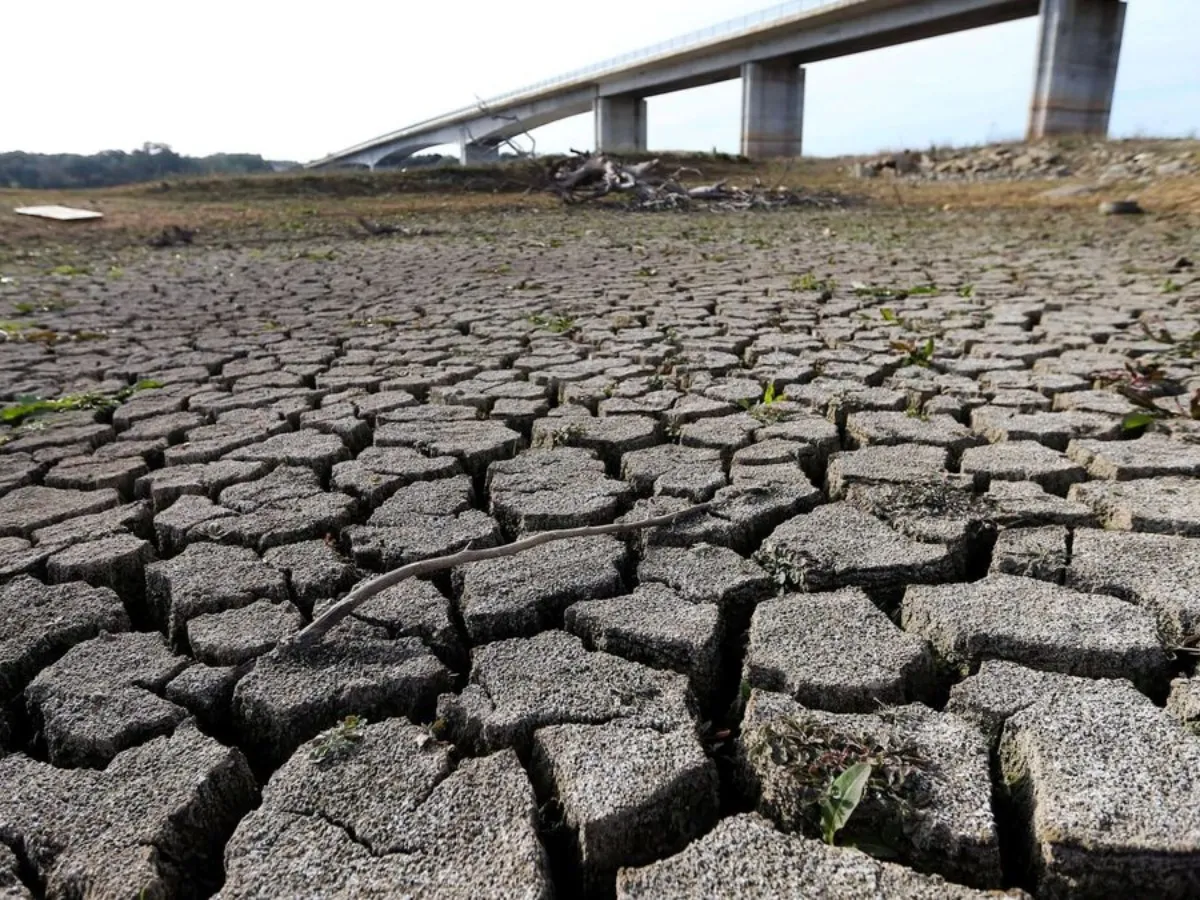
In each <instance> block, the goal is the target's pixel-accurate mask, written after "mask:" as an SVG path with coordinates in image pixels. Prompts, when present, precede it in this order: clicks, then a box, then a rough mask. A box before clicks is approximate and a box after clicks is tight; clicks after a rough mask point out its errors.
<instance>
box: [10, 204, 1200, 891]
mask: <svg viewBox="0 0 1200 900" xmlns="http://www.w3.org/2000/svg"><path fill="white" fill-rule="evenodd" d="M481 221H482V224H479V223H476V225H473V226H471V227H467V226H464V227H461V228H459V229H454V228H451V229H449V230H448V232H447V233H445V234H442V235H439V236H431V237H427V238H424V237H423V238H415V239H409V240H394V241H393V240H379V241H368V242H362V241H357V242H355V241H347V242H345V243H343V244H335V245H334V246H333V251H334V252H333V253H332V254H329V253H325V252H324V251H322V252H321V253H320V254H314V253H308V254H304V253H297V252H295V250H296V248H294V247H290V246H288V247H283V248H281V247H280V246H275V247H273V248H271V249H268V250H266V251H249V250H244V249H205V248H199V247H198V248H189V250H188V251H187V252H186V253H183V254H180V255H161V256H153V255H151V256H146V257H143V258H141V259H137V260H133V261H131V262H129V263H127V264H126V265H125V269H124V275H123V277H121V278H119V279H116V278H106V277H103V276H75V277H73V278H65V277H58V276H47V275H41V276H27V277H22V278H21V279H19V283H11V282H10V283H9V284H7V285H0V292H2V294H0V306H3V308H4V309H5V310H6V312H5V315H9V313H8V312H7V310H8V307H10V306H12V305H14V304H15V303H17V302H18V301H29V302H33V303H34V304H39V305H44V306H45V308H46V309H45V311H43V312H39V313H34V314H33V316H34V317H35V318H36V319H37V321H38V323H39V324H40V325H42V326H44V327H46V328H52V329H54V330H55V331H57V332H58V333H60V334H63V335H69V334H71V333H83V332H87V333H91V334H92V335H93V336H94V335H95V334H103V335H106V337H104V338H103V339H99V340H80V341H69V340H63V341H59V342H57V343H53V344H49V345H47V344H44V343H33V342H20V341H10V342H8V343H6V344H4V345H2V346H0V360H2V370H0V396H4V397H6V398H8V399H9V400H11V398H13V397H16V396H18V395H23V394H39V395H41V396H44V397H55V396H61V395H65V394H69V393H73V392H78V391H80V390H110V391H111V390H116V389H118V388H120V387H123V386H125V385H129V384H132V383H133V382H135V381H137V380H138V379H155V380H157V381H159V382H161V383H162V386H161V387H159V388H157V389H149V390H143V391H141V392H139V393H137V394H135V395H134V396H133V397H131V398H130V399H129V400H128V401H127V402H125V403H123V404H122V405H120V406H119V407H117V408H116V409H115V410H110V411H108V412H97V411H94V410H92V411H88V410H84V411H75V412H62V413H58V414H56V415H54V416H51V417H48V418H45V419H42V420H38V421H36V422H35V423H34V425H33V426H22V427H18V428H10V429H8V430H7V431H5V432H4V433H3V435H2V437H0V440H3V445H2V446H0V550H2V552H0V700H2V701H3V707H2V711H0V896H2V897H5V898H20V897H50V898H59V897H64V898H65V897H72V898H74V897H88V898H99V897H105V898H107V897H164V898H167V897H204V896H211V895H214V894H215V895H216V896H219V897H223V898H229V900H233V898H248V897H359V896H381V897H383V896H386V897H409V896H413V897H417V896H419V897H438V898H468V897H470V898H480V897H496V898H510V897H511V898H542V897H550V896H558V897H573V896H588V897H612V896H616V897H619V898H628V900H633V898H672V897H681V898H682V897H689V898H690V897H706V898H707V897H718V896H720V897H736V898H755V897H759V898H773V897H781V896H790V897H829V898H838V900H842V898H875V897H919V898H944V897H964V898H965V897H973V896H982V895H983V894H984V893H985V892H987V891H989V890H997V889H1004V890H1008V891H1011V892H1012V893H1013V894H1014V895H1018V894H1019V892H1020V891H1022V890H1024V891H1027V892H1029V893H1030V894H1032V895H1035V896H1038V897H1047V898H1056V897H1070V898H1074V897H1114V896H1121V897H1133V896H1144V897H1196V896H1200V738H1198V737H1197V736H1196V734H1195V731H1194V728H1195V726H1196V723H1197V722H1200V679H1195V678H1192V674H1193V661H1192V657H1191V656H1190V655H1189V654H1188V653H1186V652H1181V651H1180V650H1179V648H1180V647H1186V646H1190V645H1194V644H1195V642H1196V641H1197V638H1198V636H1200V480H1198V479H1197V478H1196V475H1197V473H1200V430H1197V428H1195V427H1194V425H1193V423H1191V422H1189V421H1186V420H1183V419H1164V420H1163V421H1162V422H1161V423H1159V424H1156V425H1153V426H1152V427H1150V428H1149V429H1146V431H1145V433H1142V434H1136V433H1135V432H1129V431H1123V429H1122V427H1121V420H1122V418H1123V416H1124V415H1125V414H1126V413H1128V412H1131V411H1132V410H1133V409H1134V407H1133V406H1132V405H1131V404H1130V403H1129V402H1128V401H1126V400H1125V399H1123V398H1122V397H1121V396H1119V395H1118V394H1116V393H1114V392H1113V391H1111V390H1107V389H1102V388H1097V386H1096V385H1097V373H1102V372H1110V371H1113V370H1121V369H1122V367H1123V366H1124V365H1125V363H1126V362H1130V361H1141V362H1145V361H1146V360H1147V359H1148V358H1154V359H1160V360H1162V361H1163V365H1164V367H1165V371H1166V372H1167V374H1168V375H1169V377H1170V378H1171V379H1172V380H1174V381H1175V382H1177V383H1179V384H1181V385H1183V386H1185V387H1187V388H1188V389H1189V390H1194V389H1195V388H1196V387H1198V386H1200V374H1198V373H1197V370H1196V365H1197V364H1196V361H1195V360H1194V359H1192V358H1190V357H1188V356H1187V355H1186V354H1184V353H1181V352H1179V349H1178V347H1176V346H1174V345H1173V344H1171V343H1167V342H1163V341H1161V340H1158V339H1155V338H1153V337H1148V336H1147V333H1146V332H1145V331H1144V330H1143V328H1142V323H1148V324H1150V325H1151V326H1152V328H1151V333H1152V334H1153V335H1159V336H1161V333H1162V331H1163V330H1164V329H1165V330H1166V331H1168V332H1170V333H1171V334H1174V335H1190V334H1192V333H1193V332H1195V331H1197V330H1198V329H1200V315H1198V299H1200V291H1198V290H1197V286H1196V284H1194V283H1192V284H1189V283H1187V281H1188V279H1187V273H1186V271H1185V272H1184V274H1183V275H1182V276H1180V275H1176V276H1175V278H1176V280H1177V281H1179V282H1181V285H1182V290H1178V291H1172V292H1169V293H1164V291H1163V290H1162V288H1161V286H1162V284H1163V280H1164V278H1165V277H1166V276H1165V275H1164V274H1163V273H1164V272H1165V271H1166V270H1167V267H1169V266H1170V265H1171V264H1172V261H1174V260H1176V259H1177V258H1178V257H1179V256H1180V255H1181V252H1182V251H1188V252H1190V253H1191V254H1192V255H1195V247H1188V246H1187V245H1186V243H1184V244H1183V245H1182V246H1181V244H1180V240H1181V239H1180V238H1179V236H1178V235H1172V234H1170V233H1169V232H1166V231H1164V230H1163V229H1157V230H1156V228H1155V226H1154V223H1153V222H1151V221H1147V222H1141V223H1135V224H1129V225H1126V224H1125V223H1097V222H1095V221H1093V220H1091V219H1084V220H1081V221H1082V224H1081V223H1080V222H1079V221H1075V220H1072V219H1069V218H1067V217H1065V216H1064V218H1063V220H1062V221H1061V222H1058V223H1052V224H1053V227H1054V229H1055V230H1054V232H1053V234H1054V237H1053V239H1052V238H1051V234H1050V233H1047V232H1046V230H1045V229H1047V228H1048V227H1049V226H1048V225H1047V223H1046V222H1045V221H1044V220H1039V221H1030V220H1029V219H1028V218H1027V219H1025V220H1020V219H1016V220H1013V219H1011V218H1004V217H1001V216H999V215H998V214H995V215H994V214H987V213H973V214H971V215H969V216H967V215H963V216H960V217H957V218H952V219H947V220H946V221H944V222H940V223H936V222H935V223H933V224H927V225H923V226H922V227H920V228H918V227H916V226H915V225H913V222H912V221H911V220H910V219H908V218H907V217H905V218H901V217H897V216H895V215H889V214H886V213H879V212H870V213H868V212H864V211H859V212H852V213H846V214H842V215H840V216H828V215H824V214H822V215H816V214H804V213H782V214H778V215H765V216H758V217H738V216H731V217H728V218H719V217H715V218H714V217H706V216H692V217H675V216H670V217H659V218H654V217H636V216H611V215H605V214H602V213H581V214H579V215H570V216H568V215H560V214H552V215H544V214H543V215H527V216H518V217H510V218H507V219H503V220H499V219H497V220H494V221H493V220H481ZM489 222H490V227H491V228H492V230H490V231H489V230H488V227H489ZM1072 229H1074V230H1072ZM1185 240H1186V239H1185ZM1191 240H1194V238H1191ZM301 249H303V248H301ZM98 271H103V269H99V270H98ZM808 272H812V273H813V278H811V279H809V278H805V277H804V276H805V274H806V273H808ZM814 282H815V284H814ZM856 282H859V283H863V284H867V285H872V286H874V287H876V288H881V287H886V286H891V287H913V286H918V285H926V284H930V283H932V284H934V285H936V286H937V287H936V289H933V290H928V291H926V292H918V293H916V294H912V295H909V296H907V297H900V298H896V297H894V296H893V297H892V298H890V299H888V298H887V297H886V296H885V294H886V292H884V291H882V290H880V291H876V292H875V293H871V292H870V291H865V290H857V291H856V290H855V289H854V287H853V285H854V284H855V283H856ZM885 307H886V308H887V310H888V312H887V313H884V312H883V310H884V308H885ZM930 336H932V337H933V338H934V344H933V347H934V352H933V354H932V359H931V360H930V362H931V365H929V366H920V365H906V364H905V363H906V359H905V353H903V352H898V351H897V350H896V349H894V347H893V346H892V344H891V342H893V341H897V340H901V341H905V340H907V341H909V342H910V343H913V344H915V345H919V344H921V343H922V342H923V341H924V340H925V339H926V338H927V337H930ZM770 383H773V384H774V386H775V392H774V396H773V397H772V399H773V400H774V402H771V403H769V404H764V403H762V402H761V401H762V399H763V396H764V389H765V386H766V385H768V384H770ZM779 393H784V394H785V399H783V400H779V399H778V394H779ZM702 500H713V501H714V504H715V505H714V506H713V507H712V508H711V510H710V511H709V512H706V513H704V514H702V515H700V516H698V517H695V518H689V519H685V520H682V521H680V522H679V523H678V524H676V525H675V526H672V527H670V528H657V529H653V530H647V531H641V532H638V533H635V534H634V535H632V536H631V537H630V538H629V539H628V540H620V539H617V538H613V537H601V538H586V539H578V540H574V541H572V542H570V543H559V544H550V545H545V546H542V547H540V548H538V549H535V550H532V551H529V552H527V553H524V554H521V555H519V556H516V557H513V558H505V559H498V560H492V561H487V562H480V563H474V564H470V565H466V566H463V567H460V568H458V569H455V570H453V571H450V572H447V573H446V574H445V576H444V577H435V578H433V579H431V580H418V581H412V582H407V583H404V584H402V585H400V586H398V587H394V588H392V589H389V590H387V591H385V592H384V593H382V594H380V595H379V596H377V597H375V598H373V599H372V600H371V601H370V602H368V603H367V604H365V605H364V606H362V607H361V608H360V609H359V610H358V612H357V613H356V614H355V615H354V616H353V617H352V618H351V619H349V620H347V621H346V622H344V623H343V624H341V625H339V626H338V627H337V628H336V629H335V630H334V631H333V632H331V633H330V634H329V635H328V636H327V637H326V639H325V640H324V641H323V642H322V643H321V644H319V645H318V646H316V647H313V648H311V649H307V650H303V651H300V650H296V649H294V648H292V647H290V646H289V645H288V643H287V639H288V637H289V636H290V635H292V634H294V633H295V632H296V631H297V630H298V629H300V628H302V627H303V625H304V624H305V623H306V622H308V621H310V620H311V618H312V617H313V615H314V614H319V613H320V612H321V611H322V610H323V609H325V608H327V607H328V606H329V605H330V604H331V603H333V602H335V601H336V600H337V599H338V598H340V597H342V596H344V595H345V594H346V593H347V592H348V591H349V590H350V589H351V588H352V587H353V586H354V585H355V584H358V583H360V582H361V581H362V580H363V579H365V578H368V577H370V576H371V575H372V574H373V573H379V572H381V571H384V570H387V569H390V568H393V567H395V566H398V565H401V564H404V563H407V562H411V561H414V560H421V559H426V558H429V557H433V556H438V555H441V554H445V553H448V552H452V551H455V550H458V549H461V548H464V547H468V546H470V547H476V548H481V547H489V546H493V545H497V544H501V543H504V542H507V541H511V540H513V539H515V538H517V537H518V536H521V535H525V534H529V533H532V532H537V531H542V530H546V529H552V528H560V527H566V526H577V525H589V524H600V523H608V522H613V521H616V520H619V519H622V518H628V519H633V518H640V517H643V516H646V515H649V514H653V513H660V512H666V511H670V510H672V509H676V508H679V507H682V506H684V505H687V504H690V503H693V502H696V501H702ZM347 716H359V717H362V718H363V719H365V721H366V724H362V725H359V726H357V727H355V726H339V724H338V723H339V722H340V721H342V720H343V719H344V718H345V717H347ZM330 729H333V731H329V730H330ZM780 734H787V735H790V737H788V738H787V741H788V742H790V743H776V744H772V743H771V740H772V738H771V735H780ZM781 740H782V739H781ZM851 744H857V745H868V746H870V747H874V748H876V750H877V751H879V753H880V754H881V755H886V753H895V754H902V755H904V757H905V758H906V759H910V760H914V761H915V762H914V763H913V767H912V768H913V771H912V772H910V773H909V774H908V776H906V777H905V778H903V779H900V780H899V782H898V787H896V786H893V787H894V788H895V790H892V791H890V792H888V791H880V792H875V791H873V790H872V789H870V788H869V789H868V793H867V797H866V799H865V800H864V801H863V803H862V804H861V805H860V806H859V808H858V810H857V811H856V812H855V813H854V815H853V816H852V817H851V819H850V822H849V824H848V825H847V826H846V828H845V829H844V830H843V831H842V832H841V833H840V834H839V836H838V843H839V844H841V845H842V846H840V847H830V846H827V845H826V844H824V843H823V842H821V841H820V840H819V834H820V831H819V828H818V827H817V822H818V818H817V817H815V816H814V808H815V807H814V802H813V801H814V795H813V793H812V791H811V789H809V790H806V789H805V787H804V781H803V777H804V776H805V775H806V774H807V775H812V771H811V770H808V771H800V772H798V771H797V763H796V759H798V758H799V759H807V760H808V761H809V763H808V764H810V765H811V766H813V767H815V768H816V777H817V779H818V781H821V780H822V779H824V780H826V781H827V780H828V779H829V778H832V777H833V775H835V774H837V773H838V772H839V771H841V767H842V765H843V763H842V762H840V761H839V760H841V759H843V758H844V757H841V756H839V755H838V754H839V752H840V751H838V750H837V748H839V747H840V748H844V747H846V746H849V745H851ZM764 746H766V747H767V750H766V752H762V748H763V747H764ZM756 748H757V749H756ZM831 748H833V749H831ZM872 752H874V751H872ZM870 758H872V759H875V757H870ZM814 760H815V762H814ZM876 761H877V762H878V760H876ZM822 766H823V767H824V768H821V767H822ZM880 766H882V767H883V768H882V769H881V771H883V772H885V773H886V771H887V770H886V766H885V765H884V764H883V763H880ZM897 791H899V794H898V795H897ZM852 844H861V845H862V846H864V847H866V848H867V849H868V850H870V851H871V852H872V853H873V854H875V855H868V853H866V852H863V851H862V850H859V849H854V848H852V847H851V846H849V845H852Z"/></svg>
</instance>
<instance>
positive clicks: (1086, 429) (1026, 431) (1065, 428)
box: [971, 407, 1121, 450]
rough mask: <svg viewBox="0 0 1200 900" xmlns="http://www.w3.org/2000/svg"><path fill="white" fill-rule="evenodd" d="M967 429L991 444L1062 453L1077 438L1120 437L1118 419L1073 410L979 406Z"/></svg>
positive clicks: (1111, 438) (1103, 438)
mask: <svg viewBox="0 0 1200 900" xmlns="http://www.w3.org/2000/svg"><path fill="white" fill-rule="evenodd" d="M971 427H972V428H974V429H975V431H977V432H978V433H979V434H981V435H983V436H984V437H985V438H987V439H988V440H989V441H991V442H992V443H998V442H1001V441H1036V442H1037V443H1039V444H1045V445H1046V446H1047V447H1049V448H1050V449H1052V450H1066V449H1067V444H1069V443H1070V442H1071V441H1073V440H1076V439H1079V438H1098V439H1101V440H1109V441H1110V440H1115V439H1116V438H1118V437H1120V436H1121V417H1120V416H1111V415H1102V414H1100V413H1090V412H1073V411H1072V412H1052V413H1051V412H1046V413H1028V414H1022V413H1013V412H1012V411H1011V410H1006V409H1002V408H1000V407H980V408H979V409H976V410H974V411H972V413H971Z"/></svg>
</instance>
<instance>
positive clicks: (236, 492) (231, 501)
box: [217, 465, 321, 513]
mask: <svg viewBox="0 0 1200 900" xmlns="http://www.w3.org/2000/svg"><path fill="white" fill-rule="evenodd" d="M319 493H321V480H320V478H319V477H318V475H317V474H316V473H315V472H314V471H313V470H312V469H309V468H305V467H304V466H287V465H284V466H278V467H276V468H275V469H273V470H272V471H271V472H269V473H268V474H266V475H264V476H263V477H262V478H256V479H254V480H253V481H244V482H241V483H240V484H233V485H230V486H229V487H227V488H224V489H223V490H222V491H221V493H220V494H219V496H218V498H217V499H218V502H219V503H220V504H221V506H223V507H225V508H226V509H230V510H233V511H234V512H235V513H251V512H255V511H257V510H260V509H262V508H263V507H267V506H276V505H286V504H287V503H288V502H290V501H296V500H303V499H304V498H306V497H312V496H313V495H315V494H319Z"/></svg>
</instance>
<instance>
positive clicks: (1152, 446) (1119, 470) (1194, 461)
mask: <svg viewBox="0 0 1200 900" xmlns="http://www.w3.org/2000/svg"><path fill="white" fill-rule="evenodd" d="M1067 456H1068V457H1070V458H1071V459H1072V460H1073V461H1074V462H1076V463H1078V464H1079V465H1081V466H1086V467H1087V470H1088V474H1089V475H1091V476H1092V477H1093V478H1100V479H1105V480H1108V481H1132V480H1133V479H1135V478H1158V477H1161V476H1165V475H1179V476H1184V475H1187V476H1193V477H1194V476H1196V475H1200V447H1198V446H1196V445H1195V444H1189V443H1187V442H1186V441H1179V440H1172V439H1170V438H1163V437H1158V436H1157V435H1152V434H1148V435H1143V436H1142V437H1140V438H1138V439H1137V440H1136V441H1071V443H1070V444H1068V445H1067Z"/></svg>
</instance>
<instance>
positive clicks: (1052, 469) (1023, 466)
mask: <svg viewBox="0 0 1200 900" xmlns="http://www.w3.org/2000/svg"><path fill="white" fill-rule="evenodd" d="M961 471H962V473H963V474H964V475H970V476H971V477H972V478H973V479H974V481H975V488H976V490H980V491H985V490H987V488H988V485H990V484H991V483H992V482H993V481H1032V482H1034V483H1035V484H1038V485H1041V487H1043V488H1044V489H1045V490H1047V491H1049V492H1050V493H1051V494H1057V495H1058V496H1065V495H1066V493H1067V491H1068V490H1069V489H1070V487H1071V485H1073V484H1077V483H1078V482H1081V481H1086V480H1087V473H1086V472H1085V471H1084V470H1083V467H1082V466H1080V465H1077V464H1076V463H1073V462H1071V460H1069V459H1068V458H1067V457H1066V456H1064V455H1063V454H1062V453H1060V452H1058V451H1057V450H1052V449H1051V448H1049V447H1047V446H1044V445H1043V444H1039V443H1037V442H1036V441H1001V442H1000V443H998V444H989V445H988V446H986V447H972V448H971V449H969V450H967V451H966V452H965V453H963V455H962V464H961Z"/></svg>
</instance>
